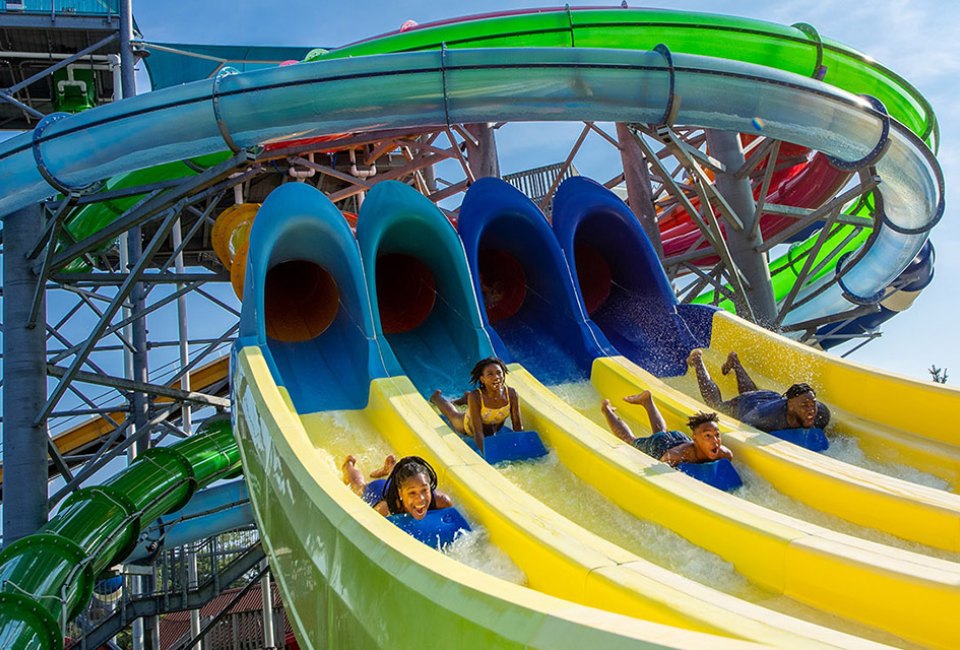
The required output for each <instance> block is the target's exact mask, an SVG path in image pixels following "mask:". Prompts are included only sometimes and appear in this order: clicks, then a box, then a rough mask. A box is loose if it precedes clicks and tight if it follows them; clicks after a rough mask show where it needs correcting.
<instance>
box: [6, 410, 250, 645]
mask: <svg viewBox="0 0 960 650" xmlns="http://www.w3.org/2000/svg"><path fill="white" fill-rule="evenodd" d="M239 469H240V453H239V450H238V448H237V443H236V441H235V440H234V437H233V432H232V429H231V427H230V421H229V419H226V418H224V417H217V418H212V419H210V420H207V421H206V422H205V423H204V424H203V425H202V426H201V427H200V428H199V429H198V431H197V433H196V434H195V435H193V436H191V437H190V438H187V439H185V440H182V441H180V442H178V443H176V444H173V445H170V446H169V447H156V448H153V449H150V450H148V451H146V452H144V453H143V454H141V455H140V456H139V457H138V458H137V460H136V462H134V463H132V464H131V465H130V466H129V467H127V468H126V469H125V470H124V471H122V472H120V473H119V474H117V475H116V476H114V477H113V478H111V479H110V480H108V481H107V482H105V483H103V484H102V485H98V486H95V487H88V488H82V489H80V490H77V491H76V492H74V493H73V494H72V495H70V497H69V498H68V499H67V500H66V501H64V503H63V505H62V507H61V508H60V511H59V513H58V514H57V515H56V516H55V517H53V518H52V519H51V520H50V521H49V522H48V523H47V524H46V525H45V526H44V527H43V528H41V529H40V531H39V532H37V533H36V534H34V535H29V536H27V537H24V538H21V539H19V540H17V541H15V542H13V543H12V544H10V545H9V546H7V547H6V548H5V549H3V551H2V552H0V584H2V587H0V648H4V650H27V649H31V650H35V649H42V650H60V648H62V647H63V637H62V635H61V629H62V627H63V624H65V623H66V622H67V621H69V620H72V619H73V618H74V617H75V616H76V615H77V614H79V613H80V612H81V611H82V610H83V608H84V607H86V605H87V602H88V601H89V600H90V597H91V596H92V595H93V587H94V583H95V581H96V578H97V576H98V575H99V574H100V573H101V572H102V571H103V570H104V569H106V568H108V567H109V566H111V565H112V564H114V563H116V562H119V561H121V560H123V558H124V557H126V556H127V554H128V553H129V552H130V551H131V550H132V549H133V547H134V546H135V544H136V542H137V536H138V535H139V534H140V530H141V528H143V527H145V526H147V525H149V524H150V523H151V522H152V521H153V520H155V519H156V518H157V517H159V516H160V515H163V514H166V513H169V512H173V511H176V510H178V509H180V508H182V507H183V506H184V505H185V504H186V503H187V502H188V501H189V500H190V498H191V496H193V494H194V492H195V491H196V490H198V489H199V488H201V487H203V486H206V485H208V484H210V483H212V482H214V481H217V480H219V479H221V478H226V477H227V476H229V475H232V474H235V473H236V472H237V471H239Z"/></svg>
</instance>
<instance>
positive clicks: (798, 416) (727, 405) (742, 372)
mask: <svg viewBox="0 0 960 650" xmlns="http://www.w3.org/2000/svg"><path fill="white" fill-rule="evenodd" d="M687 364H688V365H689V366H690V367H691V368H693V369H694V372H696V374H697V384H698V385H699V386H700V395H701V396H702V397H703V401H704V402H705V403H706V404H707V405H708V406H710V407H711V408H715V409H717V410H718V411H720V412H721V413H726V414H727V415H730V416H732V417H735V418H737V419H738V420H740V421H741V422H744V423H746V424H749V425H750V426H753V427H756V428H758V429H760V430H761V431H767V432H770V431H781V430H783V429H810V428H813V427H816V428H817V429H824V428H826V426H827V424H828V423H829V422H830V409H828V408H827V405H826V404H824V403H823V402H818V401H817V393H816V391H814V390H813V388H811V387H810V385H809V384H802V383H801V384H794V385H793V386H791V387H790V388H788V389H787V391H786V392H785V393H784V394H783V395H781V394H779V393H777V392H775V391H772V390H758V389H757V385H756V384H755V383H754V382H753V379H752V378H751V377H750V375H749V374H747V371H746V369H745V368H744V367H743V365H742V364H741V363H740V357H738V356H737V353H736V352H731V353H730V354H729V355H727V360H726V361H725V362H724V364H723V365H722V366H721V367H720V372H722V373H723V374H725V375H726V374H728V373H730V372H731V371H732V372H733V373H734V376H735V377H736V378H737V391H738V392H739V393H740V394H739V395H737V396H736V397H734V398H732V399H729V400H727V401H723V399H722V398H721V396H720V388H719V387H718V386H717V384H716V382H714V381H713V378H712V377H710V373H709V372H707V367H706V366H705V365H704V363H703V351H702V350H694V351H693V352H691V353H690V356H689V357H687Z"/></svg>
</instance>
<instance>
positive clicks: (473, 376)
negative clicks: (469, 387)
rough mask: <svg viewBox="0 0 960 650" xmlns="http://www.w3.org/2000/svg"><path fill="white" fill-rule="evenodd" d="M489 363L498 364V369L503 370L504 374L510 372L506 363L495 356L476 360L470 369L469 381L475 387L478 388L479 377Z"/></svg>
mask: <svg viewBox="0 0 960 650" xmlns="http://www.w3.org/2000/svg"><path fill="white" fill-rule="evenodd" d="M491 364H493V365H496V366H500V370H502V371H503V374H504V376H506V374H507V373H508V372H510V371H509V370H507V364H505V363H504V362H503V361H501V360H500V359H498V358H497V357H487V358H486V359H480V361H478V362H477V365H475V366H474V367H473V370H471V371H470V383H471V384H473V385H474V386H476V387H477V388H480V377H482V376H483V369H484V368H486V367H487V366H489V365H491Z"/></svg>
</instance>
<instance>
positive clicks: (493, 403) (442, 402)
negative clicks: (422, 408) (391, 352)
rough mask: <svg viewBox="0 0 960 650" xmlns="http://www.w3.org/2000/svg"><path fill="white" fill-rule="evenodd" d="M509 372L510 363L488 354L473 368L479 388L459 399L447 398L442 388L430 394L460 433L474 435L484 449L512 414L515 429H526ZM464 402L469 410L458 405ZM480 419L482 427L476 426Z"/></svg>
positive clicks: (473, 382)
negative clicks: (488, 439)
mask: <svg viewBox="0 0 960 650" xmlns="http://www.w3.org/2000/svg"><path fill="white" fill-rule="evenodd" d="M506 375H507V366H506V364H505V363H503V361H501V360H500V359H497V358H496V357H488V358H486V359H483V360H481V361H480V362H478V363H477V365H475V366H474V367H473V370H471V371H470V382H471V383H472V384H473V385H474V386H476V387H477V388H476V389H475V390H472V391H470V392H469V393H466V394H465V395H464V396H463V397H461V398H460V399H457V400H455V401H451V400H449V399H447V398H446V397H444V396H443V394H442V393H441V392H440V391H439V390H438V391H434V393H433V395H431V396H430V401H431V402H432V403H433V404H435V405H436V406H437V408H439V409H440V412H441V413H443V415H444V416H445V417H446V418H447V419H448V420H449V421H450V424H451V425H452V426H453V428H454V429H455V430H456V431H457V433H459V434H461V435H465V436H470V437H472V438H473V439H474V440H475V441H476V442H477V448H478V449H479V450H480V451H481V452H482V451H483V439H484V438H485V437H486V436H492V435H493V434H495V433H496V432H497V431H499V430H500V428H501V427H503V425H504V423H505V422H506V420H507V418H508V417H509V418H510V422H511V423H512V424H513V430H514V431H520V430H522V429H523V423H522V421H521V419H520V403H519V401H518V400H517V391H515V390H514V389H512V388H509V387H508V386H507V385H506ZM463 404H466V405H467V410H466V411H461V410H460V409H458V408H457V406H458V405H460V406H462V405H463ZM477 422H479V423H480V424H481V426H479V427H478V426H476V424H475V423H477Z"/></svg>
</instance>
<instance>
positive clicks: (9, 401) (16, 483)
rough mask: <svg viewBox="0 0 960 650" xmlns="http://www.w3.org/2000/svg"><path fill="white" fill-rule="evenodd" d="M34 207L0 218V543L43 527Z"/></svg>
mask: <svg viewBox="0 0 960 650" xmlns="http://www.w3.org/2000/svg"><path fill="white" fill-rule="evenodd" d="M43 226H44V223H43V208H42V207H41V206H40V205H32V206H30V207H27V208H24V209H22V210H18V211H17V212H14V213H12V214H8V215H7V216H6V217H4V219H3V376H4V377H6V378H7V381H6V382H4V385H3V478H4V480H5V482H6V484H7V485H9V486H12V487H15V488H16V489H12V490H5V491H4V492H5V494H4V495H3V497H4V500H3V543H4V545H8V544H10V543H11V542H13V541H15V540H17V539H20V538H21V537H25V536H26V535H30V534H32V533H35V532H37V530H38V529H39V528H40V527H41V526H43V525H44V524H45V523H47V439H48V438H47V423H46V420H44V421H43V422H39V423H38V422H35V420H36V418H37V414H38V413H40V411H41V409H43V406H44V404H45V403H46V401H47V374H46V328H45V327H44V326H43V324H44V323H46V321H47V312H46V300H45V298H44V292H41V293H40V300H39V301H38V305H39V311H38V314H37V316H38V319H37V324H36V325H35V326H33V327H31V326H30V319H31V307H32V305H33V301H34V294H35V293H36V291H37V287H38V285H39V283H40V277H39V276H38V275H36V274H35V273H34V272H33V270H32V269H31V265H30V264H29V263H28V260H27V254H28V253H29V252H30V249H31V247H32V246H33V244H34V243H35V242H36V240H37V236H38V235H39V234H40V233H41V232H43Z"/></svg>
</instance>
